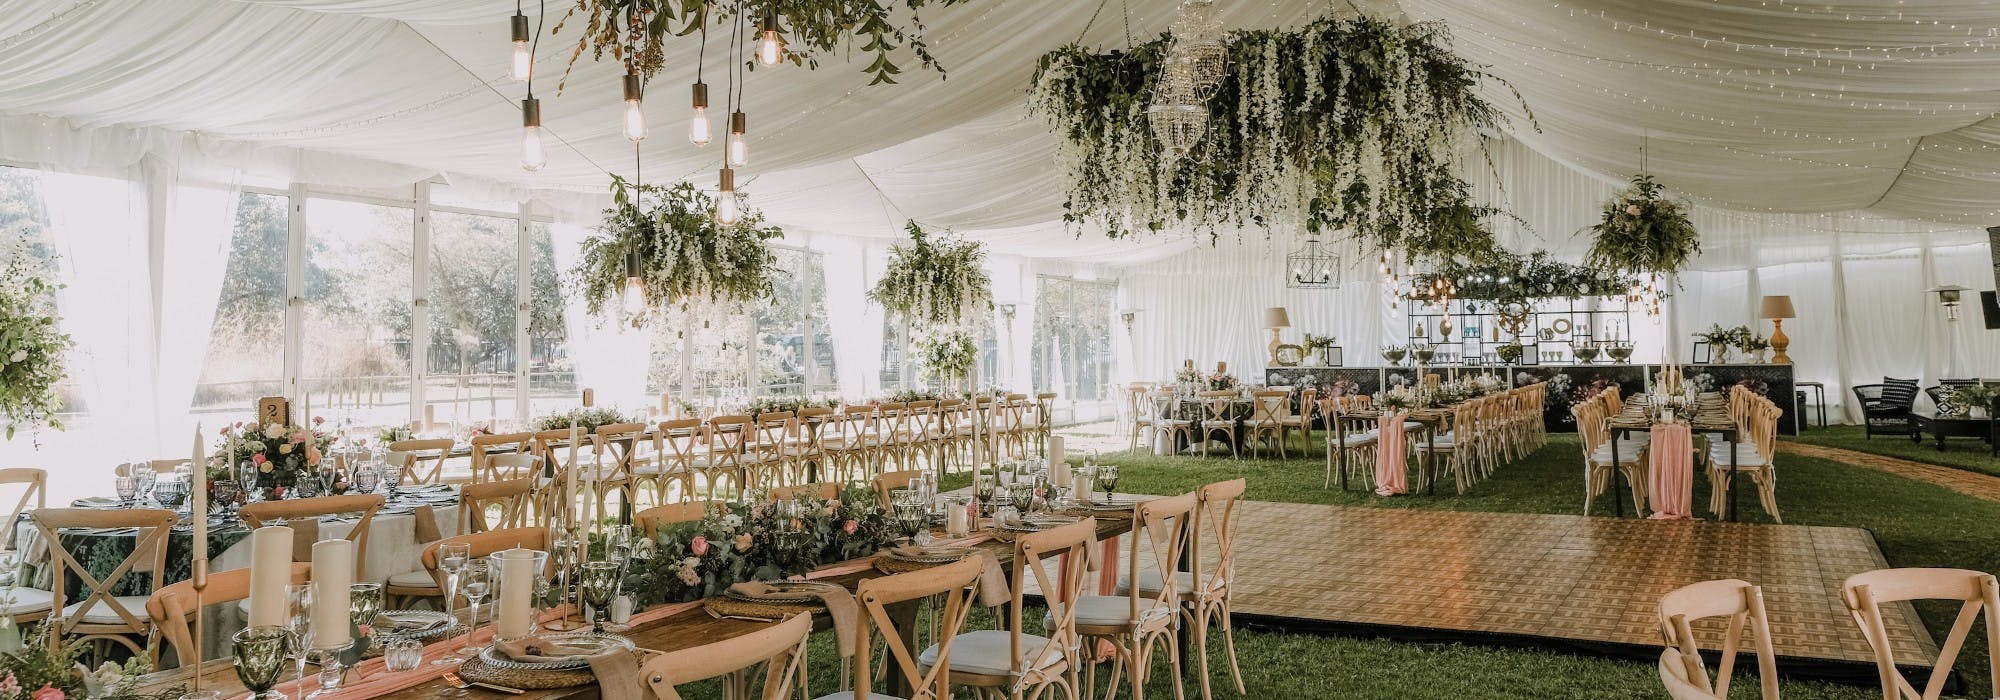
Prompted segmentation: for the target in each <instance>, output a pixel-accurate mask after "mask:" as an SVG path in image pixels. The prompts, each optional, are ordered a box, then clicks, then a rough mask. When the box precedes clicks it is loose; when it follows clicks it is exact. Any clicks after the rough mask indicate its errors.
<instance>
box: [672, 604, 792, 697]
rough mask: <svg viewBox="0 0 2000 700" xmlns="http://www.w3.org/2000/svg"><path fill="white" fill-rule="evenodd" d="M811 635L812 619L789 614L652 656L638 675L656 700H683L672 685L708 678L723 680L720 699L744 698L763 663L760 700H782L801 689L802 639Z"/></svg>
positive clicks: (747, 694)
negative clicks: (754, 671) (751, 629)
mask: <svg viewBox="0 0 2000 700" xmlns="http://www.w3.org/2000/svg"><path fill="white" fill-rule="evenodd" d="M811 635H812V616H811V615H807V614H799V615H793V616H792V617H790V618H788V619H786V620H784V621H782V622H779V623H777V624H775V625H769V626H766V627H764V628H762V629H759V630H757V631H755V632H750V633H748V634H743V635H740V636H737V637H733V638H730V639H725V640H722V641H719V642H713V643H709V644H704V645H701V646H698V647H690V648H687V649H680V650H677V651H670V652H667V653H665V654H657V655H654V656H653V657H651V658H649V659H647V660H646V665H645V666H643V667H641V668H640V669H639V677H640V678H641V679H643V680H644V681H645V682H646V684H647V685H648V686H650V687H651V688H652V690H653V693H654V694H656V695H658V696H659V697H660V700H681V695H680V693H679V692H676V691H675V690H674V686H676V685H681V684H683V683H693V682H695V681H701V680H707V679H710V678H721V679H722V696H723V697H726V698H747V697H750V696H749V692H750V683H749V680H750V678H749V674H748V673H747V671H749V669H750V668H751V667H754V666H756V665H758V664H764V665H765V671H764V694H763V698H764V700H785V699H786V698H789V697H791V695H792V693H793V689H794V688H803V687H805V683H806V667H805V662H806V641H807V640H808V639H809V638H810V637H811Z"/></svg>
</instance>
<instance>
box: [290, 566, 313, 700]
mask: <svg viewBox="0 0 2000 700" xmlns="http://www.w3.org/2000/svg"><path fill="white" fill-rule="evenodd" d="M312 590H313V586H312V584H310V583H293V584H287V585H286V586H285V631H286V632H287V633H288V634H290V635H291V655H292V662H293V664H294V665H295V666H296V667H297V669H298V675H297V676H296V677H297V678H300V679H303V678H305V677H306V662H307V661H308V660H309V658H310V655H311V653H312V646H313V632H312V602H313V600H312V597H313V596H312ZM299 697H300V698H301V699H303V698H304V697H305V688H304V687H301V688H300V689H299Z"/></svg>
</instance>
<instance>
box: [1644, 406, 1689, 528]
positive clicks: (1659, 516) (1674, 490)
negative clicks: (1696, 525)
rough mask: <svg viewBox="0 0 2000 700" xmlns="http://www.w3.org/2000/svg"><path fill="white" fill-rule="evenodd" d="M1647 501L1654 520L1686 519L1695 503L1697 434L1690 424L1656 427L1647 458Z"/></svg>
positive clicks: (1669, 424) (1662, 424)
mask: <svg viewBox="0 0 2000 700" xmlns="http://www.w3.org/2000/svg"><path fill="white" fill-rule="evenodd" d="M1646 482H1647V486H1646V490H1647V494H1646V498H1647V499H1648V500H1650V501H1652V506H1653V516H1652V517H1653V519H1654V520H1685V519H1687V518H1689V517H1691V515H1690V514H1691V512H1692V510H1693V508H1692V505H1691V504H1692V503H1693V502H1694V431H1693V430H1692V429H1691V428H1689V427H1688V424H1686V423H1661V424H1658V425H1655V426H1653V440H1652V446H1651V448H1650V449H1649V456H1648V457H1647V459H1646Z"/></svg>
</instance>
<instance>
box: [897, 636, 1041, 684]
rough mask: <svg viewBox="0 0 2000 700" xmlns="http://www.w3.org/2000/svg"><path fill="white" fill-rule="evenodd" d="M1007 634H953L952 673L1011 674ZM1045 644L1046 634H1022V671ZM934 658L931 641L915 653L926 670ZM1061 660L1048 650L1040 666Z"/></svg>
mask: <svg viewBox="0 0 2000 700" xmlns="http://www.w3.org/2000/svg"><path fill="white" fill-rule="evenodd" d="M1008 634H1009V633H1007V632H1003V631H1000V630H978V631H974V632H964V633H961V634H959V635H958V636H957V637H953V638H952V642H951V672H952V673H977V674H980V675H985V676H1005V675H1007V674H1009V673H1012V672H1013V671H1012V670H1010V669H1009V668H1008V667H1009V666H1011V665H1013V664H1010V663H1008V661H1007V652H1008V649H1009V648H1010V643H1009V642H1008V636H1007V635H1008ZM1048 643H1049V640H1048V638H1047V637H1038V636H1035V635H1032V634H1023V635H1021V667H1022V670H1027V666H1028V662H1030V661H1033V660H1034V658H1035V655H1036V654H1038V653H1041V651H1042V647H1043V646H1046V645H1047V644H1048ZM937 658H938V648H937V645H935V644H933V645H931V646H930V648H928V649H925V650H924V653H922V654H918V655H917V665H918V666H921V667H923V668H925V669H929V668H930V667H931V666H933V665H936V664H937ZM1061 660H1062V654H1059V653H1050V654H1049V658H1047V659H1045V660H1043V662H1042V667H1044V668H1046V667H1049V666H1054V665H1055V664H1056V662H1058V661H1061Z"/></svg>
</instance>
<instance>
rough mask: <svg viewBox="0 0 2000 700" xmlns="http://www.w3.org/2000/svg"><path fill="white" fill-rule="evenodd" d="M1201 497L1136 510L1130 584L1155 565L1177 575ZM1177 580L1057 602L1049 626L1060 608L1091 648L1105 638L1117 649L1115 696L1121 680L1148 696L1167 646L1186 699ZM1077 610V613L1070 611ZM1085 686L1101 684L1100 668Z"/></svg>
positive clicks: (1188, 496)
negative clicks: (1148, 555)
mask: <svg viewBox="0 0 2000 700" xmlns="http://www.w3.org/2000/svg"><path fill="white" fill-rule="evenodd" d="M1195 506H1196V497H1195V494H1193V493H1184V494H1181V495H1179V496H1173V497H1169V498H1158V499H1154V500H1150V501H1145V502H1142V503H1140V504H1138V505H1137V506H1135V507H1134V508H1133V511H1134V512H1133V516H1132V523H1133V529H1132V536H1131V537H1129V538H1128V539H1129V540H1130V541H1131V543H1132V544H1131V549H1130V551H1129V552H1127V560H1126V565H1127V567H1128V570H1127V571H1126V573H1125V580H1127V581H1138V580H1140V578H1139V577H1140V571H1141V569H1142V568H1144V565H1146V564H1148V563H1150V565H1151V567H1152V568H1153V570H1154V571H1173V570H1174V568H1175V567H1176V566H1178V565H1179V564H1180V560H1181V550H1182V549H1183V548H1184V547H1185V546H1186V544H1187V537H1188V532H1189V530H1188V524H1189V522H1190V520H1191V519H1192V518H1193V516H1194V511H1195ZM1142 550H1151V552H1152V555H1153V558H1152V561H1151V562H1147V561H1146V560H1145V558H1144V557H1142V556H1140V554H1141V551H1142ZM1177 578H1179V577H1176V576H1166V577H1159V578H1157V579H1155V581H1154V582H1155V583H1157V584H1158V585H1156V586H1154V587H1153V590H1150V591H1147V590H1141V589H1143V588H1145V586H1127V587H1126V590H1125V593H1124V594H1123V595H1108V596H1107V595H1084V596H1079V597H1076V598H1072V599H1071V600H1074V601H1075V604H1074V605H1073V606H1072V605H1070V604H1067V603H1056V604H1052V605H1051V606H1050V608H1049V614H1048V616H1047V617H1045V618H1044V622H1045V623H1053V622H1055V621H1056V615H1057V612H1058V609H1063V610H1061V612H1062V613H1063V614H1066V615H1070V616H1072V617H1073V618H1074V624H1075V625H1076V633H1077V634H1078V635H1081V636H1082V637H1083V639H1084V640H1085V643H1086V644H1088V643H1089V641H1090V640H1102V641H1103V642H1104V643H1105V644H1107V645H1109V646H1110V647H1111V649H1112V662H1113V663H1114V664H1116V665H1114V666H1112V668H1111V694H1113V695H1116V694H1117V692H1118V681H1119V678H1120V676H1125V677H1128V678H1130V679H1131V683H1132V697H1133V699H1134V700H1140V699H1141V698H1144V697H1146V678H1147V677H1148V676H1149V675H1151V670H1152V668H1153V654H1154V652H1155V651H1157V650H1158V649H1159V645H1160V644H1161V643H1163V642H1164V643H1165V644H1166V647H1167V658H1168V660H1169V664H1168V666H1169V668H1171V669H1173V672H1174V697H1176V698H1178V697H1181V690H1180V688H1181V686H1182V683H1181V674H1180V667H1181V644H1180V637H1179V635H1178V634H1177V632H1179V628H1178V626H1177V625H1176V624H1175V623H1176V622H1177V621H1178V620H1179V619H1180V617H1181V616H1180V605H1181V597H1180V594H1181V590H1182V589H1181V588H1179V587H1178V586H1177V585H1175V584H1176V583H1177V581H1176V579H1177ZM1070 607H1074V608H1075V610H1074V611H1070V610H1067V608H1070ZM1083 683H1084V687H1086V688H1094V687H1096V686H1097V665H1096V664H1091V665H1090V666H1089V674H1088V676H1087V677H1086V678H1084V681H1083Z"/></svg>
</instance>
